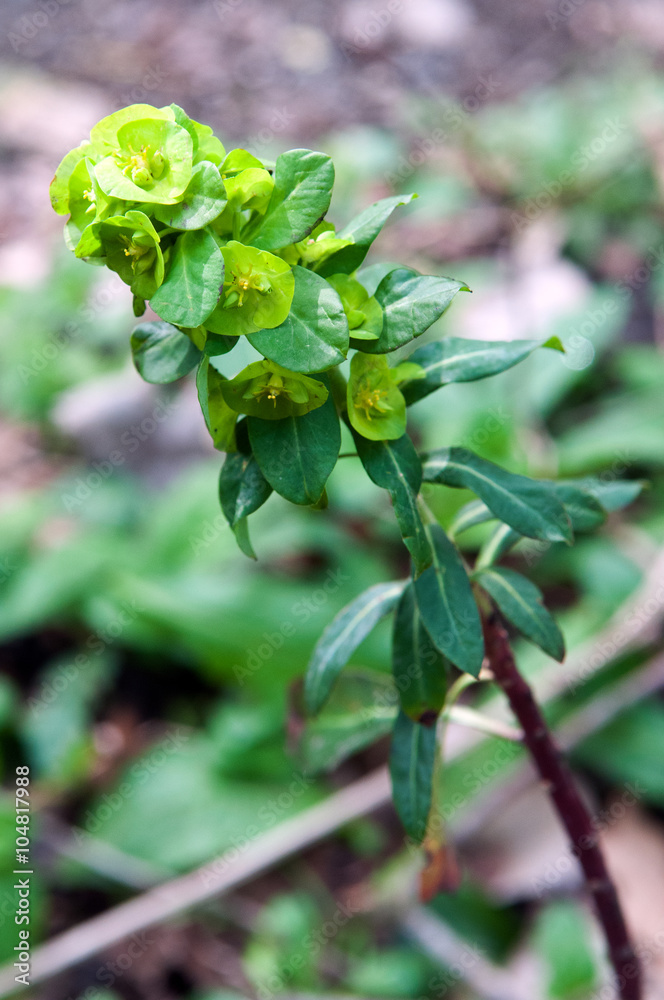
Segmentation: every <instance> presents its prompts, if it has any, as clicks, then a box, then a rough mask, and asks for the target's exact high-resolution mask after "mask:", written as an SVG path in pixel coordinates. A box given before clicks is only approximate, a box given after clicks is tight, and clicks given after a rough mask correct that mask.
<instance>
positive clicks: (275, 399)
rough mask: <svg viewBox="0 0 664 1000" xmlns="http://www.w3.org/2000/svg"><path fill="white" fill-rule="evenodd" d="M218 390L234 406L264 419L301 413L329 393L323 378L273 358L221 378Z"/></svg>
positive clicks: (234, 408)
mask: <svg viewBox="0 0 664 1000" xmlns="http://www.w3.org/2000/svg"><path fill="white" fill-rule="evenodd" d="M221 392H222V395H223V397H224V399H225V400H226V403H227V404H228V405H229V406H230V407H231V408H232V409H233V410H236V411H237V412H238V413H246V414H249V415H250V416H252V417H262V418H263V419H264V420H281V419H282V418H283V417H290V416H294V417H301V416H303V415H304V414H305V413H309V412H310V411H311V410H315V409H317V408H318V407H319V406H322V405H323V403H324V402H325V400H326V399H327V396H328V392H327V389H326V388H325V386H324V385H323V383H322V382H318V381H317V380H316V379H313V378H309V376H308V375H298V374H296V373H295V372H290V371H288V369H287V368H282V367H281V365H277V364H275V363H274V361H256V362H254V364H251V365H248V366H247V367H246V368H245V369H243V371H241V372H240V373H239V375H236V376H235V378H234V379H231V380H230V381H228V382H222V383H221Z"/></svg>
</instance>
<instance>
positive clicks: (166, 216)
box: [155, 161, 226, 229]
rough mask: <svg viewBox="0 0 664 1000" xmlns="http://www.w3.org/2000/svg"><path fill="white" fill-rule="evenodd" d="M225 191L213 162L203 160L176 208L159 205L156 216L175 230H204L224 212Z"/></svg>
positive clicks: (196, 168)
mask: <svg viewBox="0 0 664 1000" xmlns="http://www.w3.org/2000/svg"><path fill="white" fill-rule="evenodd" d="M225 206H226V191H225V190H224V183H223V181H222V179H221V177H220V175H219V170H218V168H217V167H215V165H214V164H213V163H208V162H207V161H203V162H202V163H198V164H197V165H196V166H195V167H194V171H193V173H192V175H191V180H190V181H189V184H188V185H187V190H186V191H185V193H184V194H183V195H182V201H179V202H178V203H177V204H175V205H158V206H157V208H156V209H155V215H156V217H157V218H158V219H159V220H160V222H163V223H165V224H166V225H167V226H171V228H172V229H202V228H203V226H207V225H208V223H210V222H212V221H213V220H214V219H216V218H217V216H218V215H219V214H220V213H221V212H222V211H223V209H224V208H225Z"/></svg>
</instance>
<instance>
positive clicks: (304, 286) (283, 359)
mask: <svg viewBox="0 0 664 1000" xmlns="http://www.w3.org/2000/svg"><path fill="white" fill-rule="evenodd" d="M293 274H294V277H295V292H294V295H293V301H292V303H291V307H290V313H289V314H288V316H287V318H286V319H285V320H284V322H283V323H282V324H281V325H280V326H277V327H274V328H273V329H271V330H259V332H258V333H253V334H251V335H250V337H249V343H250V344H251V345H252V347H255V348H256V350H257V351H260V353H261V354H262V355H264V357H266V358H270V359H271V360H272V361H276V362H277V363H278V364H280V365H283V366H284V368H289V369H290V370H291V371H294V372H304V373H309V372H320V371H325V370H326V369H327V368H332V367H333V366H334V365H338V364H339V363H340V362H341V361H343V360H344V358H345V357H346V354H347V352H348V322H347V320H346V316H345V314H344V310H343V306H342V305H341V300H340V298H339V296H338V295H337V293H336V292H335V290H334V289H333V288H331V287H330V285H329V284H328V283H327V281H325V280H324V279H323V278H319V277H318V275H317V274H314V272H313V271H309V270H307V269H306V268H305V267H294V268H293Z"/></svg>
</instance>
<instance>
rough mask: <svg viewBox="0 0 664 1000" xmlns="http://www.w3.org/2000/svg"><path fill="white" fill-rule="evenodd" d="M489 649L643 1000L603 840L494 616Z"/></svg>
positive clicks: (625, 992) (634, 999)
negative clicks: (604, 853)
mask: <svg viewBox="0 0 664 1000" xmlns="http://www.w3.org/2000/svg"><path fill="white" fill-rule="evenodd" d="M484 634H485V639H486V650H487V656H488V658H489V662H490V663H491V669H492V670H493V673H494V676H495V678H496V682H497V684H499V686H500V687H501V688H502V690H503V692H504V693H505V696H506V697H507V699H508V701H509V703H510V707H511V709H512V711H513V712H514V715H515V716H516V718H517V719H518V720H519V722H520V724H521V727H522V729H523V738H524V743H525V744H526V746H527V747H528V750H529V752H530V755H531V757H532V759H533V761H534V763H535V766H536V767H537V770H538V771H539V774H540V777H541V778H542V781H544V782H545V784H546V786H547V790H548V792H549V795H550V797H551V800H552V802H553V804H554V806H555V808H556V811H557V813H558V816H559V817H560V820H561V822H562V824H563V826H564V827H565V829H566V831H567V834H568V836H569V839H570V842H571V845H572V851H573V853H574V855H575V857H576V858H578V861H579V864H580V865H581V867H582V869H583V873H584V875H585V879H586V888H587V890H588V892H589V894H590V896H591V897H592V900H593V903H594V905H595V910H596V912H597V916H598V918H599V922H600V924H601V925H602V928H603V930H604V936H605V938H606V943H607V947H608V952H609V959H610V961H611V964H612V966H613V968H614V971H615V975H616V980H617V985H618V991H619V996H620V997H621V1000H641V995H642V994H641V971H640V965H639V962H638V960H637V957H636V953H635V951H634V948H633V946H632V943H631V941H630V939H629V934H628V932H627V927H626V925H625V920H624V917H623V914H622V910H621V908H620V902H619V900H618V894H617V892H616V888H615V885H614V884H613V881H612V879H611V876H610V875H609V872H608V870H607V867H606V864H605V863H604V857H603V855H602V852H601V850H600V847H599V836H598V833H597V831H596V830H595V829H594V827H593V823H592V819H591V817H590V814H589V813H588V810H587V809H586V806H585V804H584V802H583V799H582V798H581V796H580V794H579V792H578V789H577V787H576V785H575V783H574V779H573V777H572V775H571V772H570V771H569V770H568V768H567V766H566V765H565V763H564V762H563V759H562V757H561V754H560V751H559V750H558V748H557V747H556V745H555V743H554V742H553V738H552V736H551V733H550V732H549V729H548V727H547V725H546V723H545V721H544V716H543V715H542V712H541V710H540V708H539V705H538V704H537V703H536V701H535V699H534V697H533V693H532V691H531V689H530V687H529V685H528V684H527V683H526V681H525V680H524V679H523V677H522V676H521V674H520V673H519V671H518V669H517V666H516V663H515V661H514V656H513V654H512V650H511V647H510V642H509V637H508V635H507V632H506V631H505V628H504V627H503V625H502V624H501V623H500V621H499V620H498V617H497V615H496V614H495V613H494V614H492V615H491V616H490V617H489V618H488V619H487V620H486V622H485V632H484Z"/></svg>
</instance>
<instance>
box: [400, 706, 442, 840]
mask: <svg viewBox="0 0 664 1000" xmlns="http://www.w3.org/2000/svg"><path fill="white" fill-rule="evenodd" d="M435 761H436V727H435V726H422V725H421V724H420V723H419V722H413V720H412V719H409V718H408V716H407V715H405V714H404V712H399V714H398V716H397V719H396V722H395V723H394V729H393V731H392V744H391V746H390V775H391V778H392V797H393V799H394V805H395V808H396V810H397V812H398V814H399V818H400V819H401V822H402V823H403V825H404V827H405V829H406V833H407V834H408V836H409V837H412V838H413V840H415V841H417V843H418V844H419V843H421V842H422V840H424V835H425V833H426V829H427V820H428V819H429V811H430V809H431V787H432V784H433V772H434V764H435Z"/></svg>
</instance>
